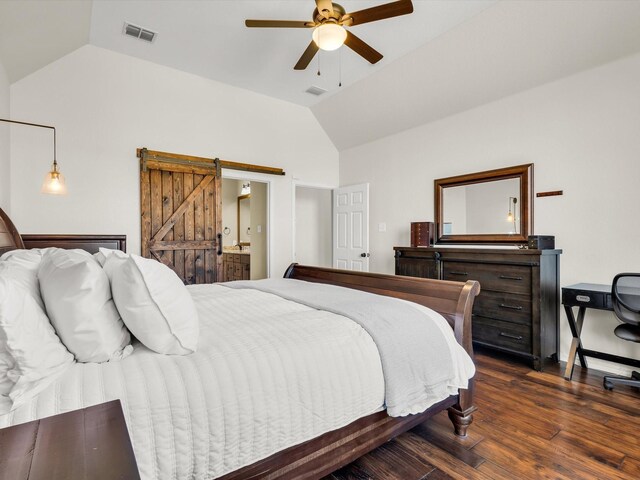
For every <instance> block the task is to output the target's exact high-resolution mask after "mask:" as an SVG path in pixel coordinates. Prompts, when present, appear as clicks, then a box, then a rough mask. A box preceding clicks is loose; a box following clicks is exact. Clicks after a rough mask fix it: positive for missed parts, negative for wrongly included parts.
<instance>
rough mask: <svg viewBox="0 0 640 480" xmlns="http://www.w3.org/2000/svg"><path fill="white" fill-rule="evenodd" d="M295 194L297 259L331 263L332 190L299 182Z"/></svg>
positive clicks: (307, 261)
mask: <svg viewBox="0 0 640 480" xmlns="http://www.w3.org/2000/svg"><path fill="white" fill-rule="evenodd" d="M295 195H296V201H295V203H296V205H295V207H296V212H295V216H296V220H295V222H296V231H295V248H296V262H298V263H301V264H303V265H315V266H318V267H331V265H332V255H333V245H332V243H331V242H332V236H331V229H332V217H331V204H332V202H331V195H332V193H331V190H330V189H326V188H311V187H303V186H298V187H296V192H295Z"/></svg>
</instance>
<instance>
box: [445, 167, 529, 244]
mask: <svg viewBox="0 0 640 480" xmlns="http://www.w3.org/2000/svg"><path fill="white" fill-rule="evenodd" d="M434 186H435V218H436V224H437V232H438V238H437V243H511V244H518V243H527V240H528V238H527V237H528V236H529V235H531V234H532V231H533V228H532V226H533V164H532V163H530V164H527V165H518V166H515V167H507V168H500V169H497V170H489V171H486V172H478V173H471V174H468V175H459V176H456V177H449V178H440V179H437V180H435V185H434Z"/></svg>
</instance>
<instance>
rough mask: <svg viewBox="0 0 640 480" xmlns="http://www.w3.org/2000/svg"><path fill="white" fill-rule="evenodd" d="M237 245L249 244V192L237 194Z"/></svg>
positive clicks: (246, 245)
mask: <svg viewBox="0 0 640 480" xmlns="http://www.w3.org/2000/svg"><path fill="white" fill-rule="evenodd" d="M238 245H240V246H241V247H248V246H250V245H251V194H250V193H247V194H246V195H239V196H238Z"/></svg>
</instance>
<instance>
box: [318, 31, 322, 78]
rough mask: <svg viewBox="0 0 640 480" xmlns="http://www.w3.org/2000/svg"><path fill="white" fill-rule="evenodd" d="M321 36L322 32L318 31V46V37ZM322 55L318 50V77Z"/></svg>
mask: <svg viewBox="0 0 640 480" xmlns="http://www.w3.org/2000/svg"><path fill="white" fill-rule="evenodd" d="M321 34H322V32H321V31H320V30H318V44H320V35H321ZM321 54H322V52H321V51H320V50H318V76H320V55H321Z"/></svg>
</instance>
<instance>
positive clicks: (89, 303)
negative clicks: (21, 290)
mask: <svg viewBox="0 0 640 480" xmlns="http://www.w3.org/2000/svg"><path fill="white" fill-rule="evenodd" d="M38 280H39V281H40V293H41V295H42V299H43V300H44V305H45V308H46V310H47V315H48V317H49V320H51V324H52V325H53V327H54V328H55V330H56V332H57V334H58V336H59V337H60V339H61V340H62V343H64V344H65V346H66V347H67V349H68V350H69V351H70V352H71V353H73V354H74V355H75V357H76V360H77V361H78V362H97V363H100V362H107V361H109V360H119V359H122V358H124V357H126V356H127V355H129V354H130V353H131V351H132V347H131V346H129V343H130V342H131V337H130V336H129V332H128V331H127V329H126V328H125V326H124V324H123V323H122V320H121V319H120V315H119V314H118V311H117V310H116V306H115V304H114V303H113V300H112V298H111V288H110V286H109V279H108V278H107V274H106V273H105V272H104V271H103V270H102V267H101V266H100V265H99V264H98V262H97V261H96V260H94V258H93V257H92V256H91V255H90V254H89V253H87V252H85V251H84V250H62V249H59V248H54V249H51V250H49V251H47V252H46V253H45V255H44V257H43V258H42V263H41V264H40V269H39V270H38ZM127 346H128V348H126V347H127Z"/></svg>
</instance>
